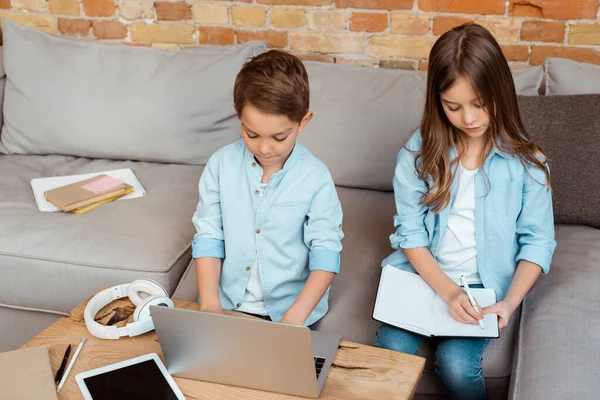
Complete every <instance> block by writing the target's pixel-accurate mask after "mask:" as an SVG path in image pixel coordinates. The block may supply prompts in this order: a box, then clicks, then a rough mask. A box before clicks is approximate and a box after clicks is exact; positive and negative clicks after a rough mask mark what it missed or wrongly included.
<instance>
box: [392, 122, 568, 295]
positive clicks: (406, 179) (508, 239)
mask: <svg viewBox="0 0 600 400" xmlns="http://www.w3.org/2000/svg"><path fill="white" fill-rule="evenodd" d="M420 148H421V133H420V131H417V132H416V133H415V134H414V135H413V136H412V138H411V139H410V140H409V141H408V143H407V145H406V148H403V149H402V150H400V153H399V154H398V162H397V164H396V172H395V174H394V195H395V199H396V212H397V215H396V216H395V217H394V226H395V227H396V232H395V233H394V234H392V235H391V236H390V241H391V243H392V247H393V248H394V249H397V250H396V251H395V252H394V253H392V254H391V255H390V256H389V257H387V258H386V259H385V260H383V263H382V266H385V265H387V264H390V265H392V266H394V267H397V268H400V269H404V270H407V271H412V272H415V270H414V269H413V267H412V266H411V265H410V263H409V262H408V260H407V259H406V257H405V256H404V254H403V252H402V249H412V248H416V247H427V248H428V249H429V250H430V251H431V253H432V254H433V256H434V257H436V255H437V249H438V246H439V243H440V239H441V237H442V236H443V235H444V231H445V230H446V227H447V225H448V217H449V214H450V208H451V205H452V202H453V201H454V198H455V192H456V186H455V185H453V186H452V188H451V196H450V205H449V206H447V207H446V208H445V209H443V210H442V211H440V212H439V213H435V212H433V211H431V210H429V209H428V208H427V207H426V206H424V205H422V204H420V200H421V198H422V196H423V194H424V193H425V192H426V190H427V189H426V185H425V183H424V182H423V181H421V180H420V179H419V178H418V176H417V173H416V171H415V166H414V160H415V157H416V154H417V153H416V152H418V151H419V150H420ZM407 149H409V150H410V151H409V150H407ZM454 158H456V152H455V151H454V150H451V159H454ZM483 169H484V171H485V174H486V175H487V177H488V179H489V181H488V182H486V179H485V177H484V175H483V173H482V171H481V168H480V169H479V170H478V171H477V174H476V176H475V243H476V245H475V246H476V251H477V267H478V269H479V274H480V276H481V280H482V282H483V285H484V286H485V287H486V288H492V289H494V290H495V291H496V296H497V298H498V300H502V299H504V297H505V296H506V292H507V291H508V288H509V286H510V284H511V282H512V278H513V276H514V274H515V271H516V268H517V264H518V262H519V261H520V260H527V261H530V262H532V263H535V264H537V265H539V266H540V267H541V268H542V272H543V273H544V274H546V273H548V270H549V269H550V262H551V260H552V254H553V253H554V248H555V247H556V242H555V241H554V217H553V213H552V193H551V191H550V190H548V188H547V186H545V183H546V177H545V174H544V171H542V170H540V169H539V168H534V167H530V166H527V167H525V166H523V164H522V163H521V161H520V160H519V159H518V158H517V157H516V156H512V155H509V154H505V153H502V152H500V151H499V150H497V149H496V148H493V149H492V151H491V152H490V154H489V155H488V157H487V158H486V160H485V162H484V164H483Z"/></svg>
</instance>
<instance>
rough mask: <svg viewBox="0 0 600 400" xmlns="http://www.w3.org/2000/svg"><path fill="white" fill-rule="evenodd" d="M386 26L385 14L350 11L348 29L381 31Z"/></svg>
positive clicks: (386, 17)
mask: <svg viewBox="0 0 600 400" xmlns="http://www.w3.org/2000/svg"><path fill="white" fill-rule="evenodd" d="M387 27H388V16H387V14H376V13H352V16H351V17H350V30H351V31H356V32H382V31H385V30H386V29H387Z"/></svg>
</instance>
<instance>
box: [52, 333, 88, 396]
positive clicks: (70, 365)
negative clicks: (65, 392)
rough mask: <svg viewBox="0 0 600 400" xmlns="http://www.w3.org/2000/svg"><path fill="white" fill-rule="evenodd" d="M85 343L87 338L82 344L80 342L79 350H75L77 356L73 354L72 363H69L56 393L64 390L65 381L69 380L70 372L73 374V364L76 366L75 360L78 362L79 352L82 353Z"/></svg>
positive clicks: (82, 340)
mask: <svg viewBox="0 0 600 400" xmlns="http://www.w3.org/2000/svg"><path fill="white" fill-rule="evenodd" d="M84 343H85V338H83V339H81V342H79V346H77V350H75V354H73V358H71V362H70V363H69V366H68V367H67V371H66V372H65V374H64V375H63V377H62V379H61V380H60V383H59V384H58V388H57V389H56V393H58V392H60V389H62V387H63V385H64V384H65V381H66V380H67V377H68V376H69V372H71V368H73V364H75V360H77V356H79V352H80V351H81V348H82V347H83V344H84Z"/></svg>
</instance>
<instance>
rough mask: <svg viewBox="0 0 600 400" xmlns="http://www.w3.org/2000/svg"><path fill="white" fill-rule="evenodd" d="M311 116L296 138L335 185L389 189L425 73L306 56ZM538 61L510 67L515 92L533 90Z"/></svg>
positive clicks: (416, 115)
mask: <svg viewBox="0 0 600 400" xmlns="http://www.w3.org/2000/svg"><path fill="white" fill-rule="evenodd" d="M305 64H306V67H307V70H308V76H309V79H310V90H311V109H312V110H313V111H314V113H315V115H314V119H313V121H312V122H311V123H309V124H308V125H307V128H306V130H305V132H304V133H303V134H302V135H300V136H299V141H300V142H301V143H302V144H304V145H305V146H306V147H308V148H309V149H310V150H311V151H312V152H313V153H314V154H315V155H316V156H317V157H319V158H320V159H321V160H322V161H323V162H325V164H327V166H328V167H329V170H330V171H331V174H332V176H333V179H334V181H335V183H336V184H337V185H341V186H348V187H355V188H364V189H376V190H385V191H391V190H393V187H392V178H393V176H394V169H395V167H396V156H397V154H398V152H399V151H400V149H401V148H402V146H404V144H405V143H406V142H407V141H408V139H409V138H410V136H411V135H412V133H413V132H414V131H415V129H417V128H418V126H419V124H420V121H421V114H422V112H423V103H424V98H425V97H424V96H425V86H426V81H427V78H426V77H427V74H426V73H424V72H418V71H406V70H389V69H378V68H364V67H354V66H347V65H339V64H324V63H317V62H306V63H305ZM542 75H543V69H542V67H536V68H530V69H528V70H520V71H514V72H513V77H514V81H515V87H516V89H517V93H519V94H522V95H536V94H537V91H538V88H539V86H540V83H541V80H542Z"/></svg>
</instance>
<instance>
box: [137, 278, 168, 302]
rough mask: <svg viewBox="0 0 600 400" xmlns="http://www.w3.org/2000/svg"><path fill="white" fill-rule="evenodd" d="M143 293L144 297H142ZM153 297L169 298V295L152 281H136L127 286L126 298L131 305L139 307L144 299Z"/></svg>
mask: <svg viewBox="0 0 600 400" xmlns="http://www.w3.org/2000/svg"><path fill="white" fill-rule="evenodd" d="M142 293H145V294H146V295H145V296H142ZM153 296H164V297H169V293H168V292H167V291H166V290H165V288H164V287H162V285H161V284H160V283H158V282H156V281H153V280H152V279H138V280H135V281H133V282H132V283H131V284H130V285H129V290H128V294H127V297H129V300H131V302H132V303H133V304H135V305H136V306H137V307H139V306H140V305H141V304H142V303H143V302H144V300H145V299H148V298H149V297H153Z"/></svg>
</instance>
